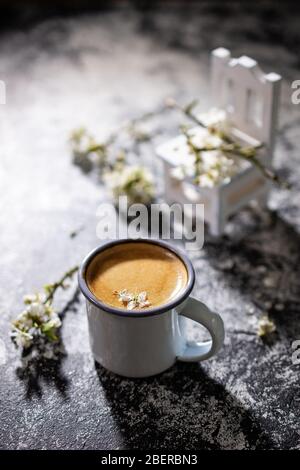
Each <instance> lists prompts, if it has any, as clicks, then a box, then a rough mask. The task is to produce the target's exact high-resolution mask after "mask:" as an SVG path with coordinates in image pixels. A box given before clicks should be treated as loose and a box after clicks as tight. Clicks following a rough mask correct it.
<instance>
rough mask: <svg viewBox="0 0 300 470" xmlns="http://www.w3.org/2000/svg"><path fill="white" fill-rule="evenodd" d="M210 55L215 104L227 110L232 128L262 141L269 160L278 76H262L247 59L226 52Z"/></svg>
mask: <svg viewBox="0 0 300 470" xmlns="http://www.w3.org/2000/svg"><path fill="white" fill-rule="evenodd" d="M211 55H212V99H213V103H214V105H215V106H217V107H219V108H223V109H226V110H227V112H228V114H229V116H230V120H231V122H232V123H233V125H234V127H236V128H237V129H238V130H240V131H242V132H243V133H245V134H247V135H249V136H250V137H253V138H254V139H257V140H259V141H261V142H263V143H264V145H265V146H266V147H267V148H268V150H269V152H270V157H271V154H272V150H273V145H274V136H275V129H276V123H277V114H278V100H279V92H280V82H281V76H280V75H278V74H277V73H269V74H264V73H263V72H262V70H261V69H260V67H259V66H258V64H257V62H256V61H255V60H253V59H251V58H250V57H247V56H241V57H240V58H238V59H234V58H232V57H231V54H230V51H229V50H228V49H224V48H221V47H220V48H218V49H215V50H214V51H212V54H211Z"/></svg>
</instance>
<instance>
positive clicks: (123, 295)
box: [118, 289, 133, 303]
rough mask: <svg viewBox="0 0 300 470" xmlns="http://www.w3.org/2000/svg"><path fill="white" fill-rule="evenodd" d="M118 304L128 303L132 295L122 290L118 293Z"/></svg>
mask: <svg viewBox="0 0 300 470" xmlns="http://www.w3.org/2000/svg"><path fill="white" fill-rule="evenodd" d="M118 296H119V301H120V302H124V303H126V302H130V301H131V300H132V299H133V294H130V293H129V292H128V291H127V289H123V290H122V291H121V292H118Z"/></svg>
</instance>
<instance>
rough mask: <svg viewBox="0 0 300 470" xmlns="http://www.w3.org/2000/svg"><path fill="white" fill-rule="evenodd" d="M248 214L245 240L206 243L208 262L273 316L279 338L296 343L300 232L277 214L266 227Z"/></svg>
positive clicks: (299, 331) (299, 329)
mask: <svg viewBox="0 0 300 470" xmlns="http://www.w3.org/2000/svg"><path fill="white" fill-rule="evenodd" d="M249 213H250V216H249V217H250V218H251V223H250V226H249V227H248V229H246V230H245V233H242V234H241V236H239V237H237V238H235V237H231V236H224V237H223V238H222V240H221V241H218V242H216V241H214V240H213V239H212V238H208V239H207V240H206V243H205V247H204V249H205V252H206V255H207V260H208V261H209V263H210V264H211V266H213V267H214V268H215V269H216V270H217V271H220V272H222V273H223V274H224V278H223V280H224V282H225V283H226V284H227V285H229V286H230V288H232V289H235V290H236V289H237V290H239V291H241V292H242V293H243V295H244V296H246V297H247V296H249V300H250V301H251V302H252V303H253V304H254V305H256V306H257V308H258V309H259V310H260V311H261V312H262V313H268V314H269V316H270V318H272V320H273V321H274V322H275V323H276V326H277V330H278V333H279V335H280V336H283V337H286V338H287V339H288V340H294V339H295V337H296V336H297V335H298V336H299V335H300V323H299V322H298V321H296V320H298V318H299V314H300V289H299V279H300V233H299V232H298V231H297V230H296V228H295V227H293V226H292V225H290V224H289V223H288V222H286V221H285V220H284V219H283V218H282V217H281V216H280V214H278V213H277V212H272V211H265V212H264V216H267V217H268V218H269V221H268V224H267V225H264V224H263V223H262V222H261V220H260V215H259V214H255V212H251V211H249ZM260 214H261V215H262V213H260ZM274 339H275V338H274Z"/></svg>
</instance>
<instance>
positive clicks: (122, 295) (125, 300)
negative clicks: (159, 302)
mask: <svg viewBox="0 0 300 470" xmlns="http://www.w3.org/2000/svg"><path fill="white" fill-rule="evenodd" d="M114 295H116V296H117V297H118V300H119V302H121V303H122V304H123V305H124V306H126V308H127V310H133V309H135V308H145V307H149V306H150V305H151V303H150V302H149V300H147V292H145V291H143V292H140V293H139V294H132V293H131V292H128V290H127V289H123V290H121V291H115V292H114Z"/></svg>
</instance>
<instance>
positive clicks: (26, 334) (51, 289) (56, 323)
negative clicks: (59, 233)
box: [11, 266, 78, 349]
mask: <svg viewBox="0 0 300 470" xmlns="http://www.w3.org/2000/svg"><path fill="white" fill-rule="evenodd" d="M77 270H78V267H77V266H75V267H74V268H72V269H70V270H68V271H67V272H66V273H65V274H64V275H63V276H62V278H61V279H60V280H59V281H57V282H55V283H53V284H48V285H46V286H44V290H43V292H39V293H36V294H30V295H26V296H25V297H24V304H25V306H26V307H25V309H24V310H23V312H21V313H20V314H19V315H18V316H17V318H16V319H15V320H14V321H13V322H12V331H11V338H12V340H13V341H14V343H15V345H16V346H17V347H21V348H23V349H29V348H30V347H31V346H34V345H35V344H40V341H41V340H43V341H45V342H53V341H54V342H55V341H57V340H58V336H57V333H58V329H59V328H60V327H61V324H62V322H61V318H60V316H59V315H58V313H56V312H55V310H54V309H53V307H52V302H53V298H54V295H55V293H56V291H57V290H58V289H59V288H61V289H67V288H68V287H69V286H68V285H67V284H66V281H67V280H70V279H72V278H73V276H74V274H75V273H76V272H77Z"/></svg>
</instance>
